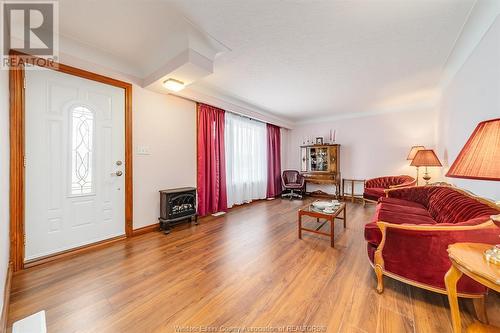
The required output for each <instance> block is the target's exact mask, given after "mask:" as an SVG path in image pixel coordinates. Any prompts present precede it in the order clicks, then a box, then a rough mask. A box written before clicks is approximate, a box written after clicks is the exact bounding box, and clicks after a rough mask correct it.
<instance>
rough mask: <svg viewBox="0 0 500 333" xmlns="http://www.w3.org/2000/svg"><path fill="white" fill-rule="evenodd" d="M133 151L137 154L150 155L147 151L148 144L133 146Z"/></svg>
mask: <svg viewBox="0 0 500 333" xmlns="http://www.w3.org/2000/svg"><path fill="white" fill-rule="evenodd" d="M135 153H136V154H137V155H151V152H150V151H149V146H142V145H140V146H135Z"/></svg>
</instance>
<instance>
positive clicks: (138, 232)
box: [132, 223, 160, 237]
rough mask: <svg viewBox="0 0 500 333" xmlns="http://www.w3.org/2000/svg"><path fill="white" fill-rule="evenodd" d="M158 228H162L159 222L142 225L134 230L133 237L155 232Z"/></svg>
mask: <svg viewBox="0 0 500 333" xmlns="http://www.w3.org/2000/svg"><path fill="white" fill-rule="evenodd" d="M158 230H160V224H159V223H155V224H151V225H147V226H145V227H140V228H137V229H134V230H133V231H132V237H135V236H139V235H144V234H147V233H148V232H153V231H158Z"/></svg>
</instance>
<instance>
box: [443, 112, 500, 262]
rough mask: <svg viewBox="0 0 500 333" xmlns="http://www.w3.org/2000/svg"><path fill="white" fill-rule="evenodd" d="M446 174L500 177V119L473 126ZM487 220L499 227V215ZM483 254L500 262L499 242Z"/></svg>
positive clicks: (496, 178)
mask: <svg viewBox="0 0 500 333" xmlns="http://www.w3.org/2000/svg"><path fill="white" fill-rule="evenodd" d="M446 177H451V178H466V179H479V180H496V181H499V180H500V118H496V119H490V120H486V121H483V122H480V123H479V124H478V125H477V127H476V129H475V130H474V132H472V135H471V136H470V137H469V140H467V142H466V143H465V146H464V147H463V148H462V150H461V151H460V153H459V154H458V156H457V158H456V159H455V162H453V164H452V165H451V167H450V170H448V172H447V173H446ZM491 219H492V220H493V222H494V223H495V225H496V226H497V227H499V228H500V214H499V215H493V216H491ZM485 256H486V259H487V260H488V261H490V262H493V263H496V264H500V245H496V246H494V247H493V248H491V249H489V250H486V252H485Z"/></svg>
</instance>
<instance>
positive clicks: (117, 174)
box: [112, 171, 123, 177]
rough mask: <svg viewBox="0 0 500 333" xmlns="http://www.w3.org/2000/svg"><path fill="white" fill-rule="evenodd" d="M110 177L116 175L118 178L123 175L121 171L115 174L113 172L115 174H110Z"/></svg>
mask: <svg viewBox="0 0 500 333" xmlns="http://www.w3.org/2000/svg"><path fill="white" fill-rule="evenodd" d="M112 175H116V176H118V177H120V176H121V175H123V172H121V171H117V172H115V173H114V174H112Z"/></svg>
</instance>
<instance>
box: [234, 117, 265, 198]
mask: <svg viewBox="0 0 500 333" xmlns="http://www.w3.org/2000/svg"><path fill="white" fill-rule="evenodd" d="M266 135H267V131H266V124H265V123H262V122H260V121H255V120H250V119H248V118H245V117H241V116H238V115H235V114H232V113H230V112H226V114H225V128H224V136H225V138H224V141H225V151H226V188H227V205H228V207H231V206H233V205H234V204H242V203H245V202H250V201H252V200H253V199H264V198H265V197H266V194H267V141H266Z"/></svg>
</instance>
